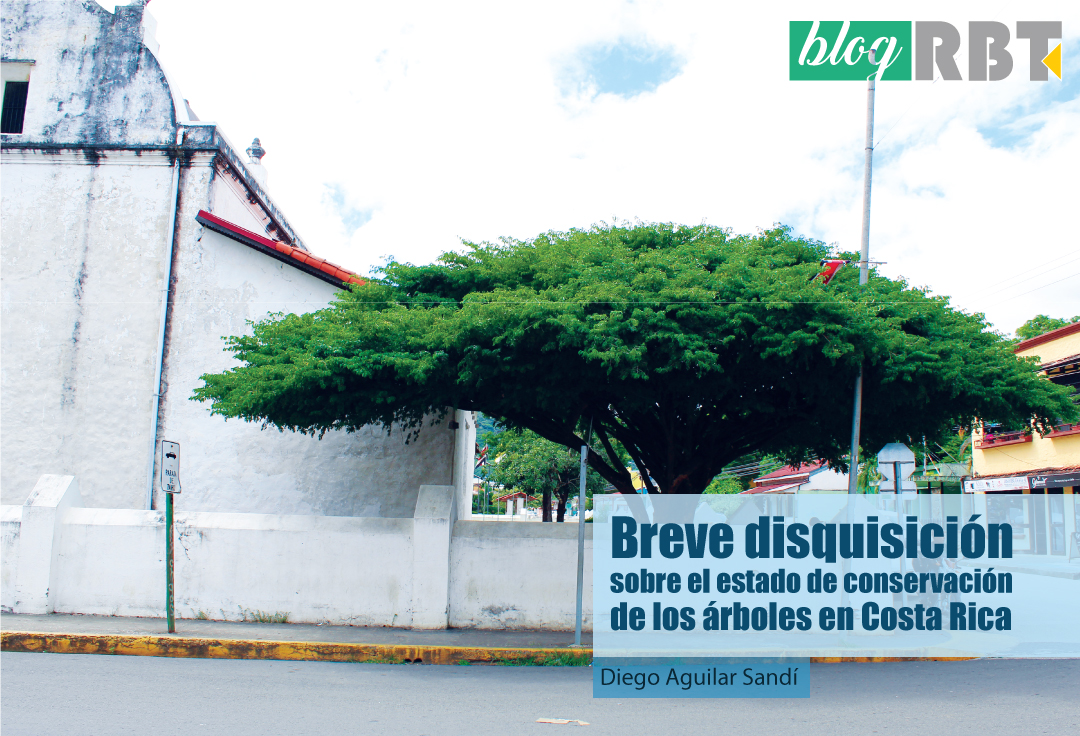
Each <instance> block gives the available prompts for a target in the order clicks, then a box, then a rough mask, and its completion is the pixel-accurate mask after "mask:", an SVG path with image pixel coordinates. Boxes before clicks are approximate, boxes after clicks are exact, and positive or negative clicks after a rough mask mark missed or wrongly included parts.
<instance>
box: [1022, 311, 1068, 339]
mask: <svg viewBox="0 0 1080 736" xmlns="http://www.w3.org/2000/svg"><path fill="white" fill-rule="evenodd" d="M1077 322H1080V315H1077V316H1076V317H1073V318H1072V319H1060V318H1058V317H1047V316H1046V315H1045V314H1039V315H1036V316H1034V317H1032V318H1031V319H1029V320H1028V321H1027V322H1025V323H1024V324H1022V325H1020V326H1019V327H1017V328H1016V336H1017V337H1019V338H1020V339H1021V340H1030V339H1031V338H1033V337H1038V336H1039V335H1043V334H1046V333H1047V332H1051V331H1053V330H1057V329H1060V328H1062V327H1068V326H1069V325H1071V324H1075V323H1077Z"/></svg>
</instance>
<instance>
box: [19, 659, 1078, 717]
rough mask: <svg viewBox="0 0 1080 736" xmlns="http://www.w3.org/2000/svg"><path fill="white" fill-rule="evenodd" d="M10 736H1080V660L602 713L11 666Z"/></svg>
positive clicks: (235, 669) (514, 677)
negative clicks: (806, 695)
mask: <svg viewBox="0 0 1080 736" xmlns="http://www.w3.org/2000/svg"><path fill="white" fill-rule="evenodd" d="M0 675H2V678H3V679H2V689H0V707H2V710H0V728H2V730H3V734H4V736H20V735H21V734H42V733H58V734H66V735H69V736H81V735H83V734H94V735H99V736H111V735H113V734H155V735H157V734H161V735H166V736H168V735H171V734H182V735H183V736H198V734H237V735H242V734H259V735H260V736H265V734H320V735H323V734H393V735H396V734H407V735H408V736H421V735H424V734H426V735H427V736H441V735H442V734H455V735H458V734H466V735H467V736H483V735H484V734H500V735H507V734H510V735H513V734H541V735H543V736H548V735H552V736H558V734H561V733H566V732H567V731H577V729H579V728H582V727H581V726H577V725H572V724H571V725H553V724H542V723H537V722H536V720H537V719H538V718H569V719H580V720H583V721H586V722H588V723H589V725H588V726H587V727H585V729H586V730H584V731H583V733H587V734H597V735H599V734H620V735H621V736H627V735H629V734H633V735H635V736H636V735H637V734H688V735H696V734H719V733H723V734H769V735H770V736H774V735H775V736H782V735H785V734H791V735H793V736H794V735H798V736H817V735H819V734H820V735H821V736H826V735H827V736H839V735H841V734H860V735H862V734H875V733H877V734H917V733H931V734H948V735H949V736H956V735H959V734H978V735H979V736H989V735H990V734H1025V735H1029V734H1030V735H1036V734H1053V735H1054V736H1061V735H1063V734H1072V733H1080V661H1077V660H979V661H972V662H911V663H884V664H832V665H811V666H810V675H811V678H812V679H811V688H812V693H813V695H812V697H811V698H810V699H801V700H795V699H791V700H749V699H743V700H735V699H715V700H705V699H700V700H699V699H694V700H690V699H687V700H652V699H649V700H623V701H618V700H594V699H593V698H592V697H591V679H590V678H591V669H590V668H587V667H580V668H555V667H485V666H458V667H454V666H443V667H438V666H426V665H419V664H413V665H378V664H343V663H329V662H274V661H236V660H211V659H166V658H155V657H121V656H101V655H68V654H24V653H15V652H5V653H3V655H2V656H0Z"/></svg>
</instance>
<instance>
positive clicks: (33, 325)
mask: <svg viewBox="0 0 1080 736" xmlns="http://www.w3.org/2000/svg"><path fill="white" fill-rule="evenodd" d="M152 25H153V24H152V23H144V16H143V9H142V6H141V5H138V4H136V5H131V6H121V7H118V8H117V10H116V12H115V14H114V13H110V12H109V11H107V10H105V9H103V8H102V7H101V6H99V5H97V4H96V3H94V2H85V3H83V2H76V1H75V0H63V1H62V2H44V1H41V0H31V1H29V2H8V1H7V0H5V2H3V34H2V35H3V51H4V53H3V56H4V58H5V59H24V60H27V59H29V60H33V61H34V64H33V65H30V66H28V68H31V72H30V74H31V79H30V93H29V98H28V102H27V112H26V125H25V126H24V132H23V134H21V135H6V134H5V135H4V136H3V154H2V155H3V159H2V163H3V176H2V177H0V187H2V188H0V220H2V229H0V242H2V255H0V277H2V285H0V287H2V288H0V292H2V321H3V333H2V337H0V368H2V370H0V390H2V391H3V397H4V407H3V408H4V421H3V424H2V429H0V496H2V499H0V500H2V501H3V503H8V504H11V503H15V504H18V503H22V502H23V501H24V500H25V499H26V498H27V496H28V494H29V493H30V491H31V489H32V488H33V486H34V484H35V483H36V482H37V480H38V477H39V476H41V475H42V474H44V473H61V474H70V475H74V476H77V477H78V478H79V482H80V489H81V492H82V499H83V502H84V505H85V506H86V507H90V508H95V507H96V508H132V509H136V508H145V506H146V505H147V495H146V494H147V484H148V476H153V474H154V473H153V471H154V466H153V462H154V460H153V457H154V455H155V454H156V453H155V452H154V451H153V450H154V443H155V439H158V440H160V439H170V440H173V441H178V442H180V443H181V445H182V447H183V455H182V457H183V465H182V481H183V484H184V489H185V494H184V506H185V510H186V511H227V512H257V513H273V514H321V515H331V516H335V515H336V516H373V517H397V518H404V517H410V516H411V515H412V513H413V507H414V504H415V502H416V498H417V492H418V491H417V489H418V488H419V487H420V486H421V485H425V484H429V485H451V484H453V485H454V486H455V487H457V488H459V490H460V491H461V493H465V491H466V490H467V489H468V482H469V479H471V465H472V459H471V458H472V452H473V439H472V437H473V434H474V433H475V428H474V427H472V426H471V422H466V421H461V422H460V423H461V425H462V427H463V429H459V430H457V431H454V430H451V429H450V428H449V420H450V419H453V418H454V415H453V414H450V415H448V416H447V417H446V420H447V421H445V422H444V423H443V425H442V426H435V427H431V426H425V427H424V428H423V430H422V432H421V434H420V437H419V439H418V440H416V441H414V442H411V443H409V444H408V445H406V444H405V442H404V435H402V434H401V433H400V432H395V433H394V434H393V435H391V436H387V435H386V433H385V432H384V431H383V430H382V429H379V428H374V427H368V428H365V429H363V430H362V431H360V432H357V433H355V434H346V433H342V432H335V433H331V434H328V435H326V436H325V437H324V438H323V439H322V440H321V441H320V440H319V439H317V438H312V437H306V436H303V435H298V434H293V433H285V434H281V433H278V432H277V431H274V430H269V431H260V429H259V427H258V426H255V425H250V424H244V423H243V422H236V421H233V422H229V423H226V422H225V421H224V420H223V419H221V418H215V417H211V416H210V414H209V407H208V406H207V405H202V404H195V403H193V402H191V401H189V400H188V399H189V397H190V395H191V392H192V390H193V389H194V388H195V386H196V385H198V383H199V381H198V377H199V376H200V375H202V374H203V373H207V372H214V371H220V370H223V369H225V368H227V367H230V366H232V365H234V363H233V361H232V358H231V356H229V355H227V354H225V353H223V352H222V347H223V343H222V341H221V337H222V336H224V335H236V334H242V333H244V332H247V331H248V330H249V327H248V326H247V324H246V320H249V319H253V320H257V319H260V318H262V317H264V316H265V315H266V314H268V313H269V312H273V311H293V312H303V311H311V310H314V309H318V308H320V307H323V306H325V305H326V304H327V303H328V302H329V301H330V299H331V298H332V296H333V294H334V292H335V290H336V287H335V286H333V285H331V284H328V283H326V282H324V281H321V280H319V279H317V278H315V277H312V276H309V275H307V274H305V273H304V272H302V271H300V270H298V269H296V268H293V267H291V266H289V265H286V264H283V263H281V262H279V261H277V260H275V259H273V258H270V257H268V256H266V255H264V254H261V253H259V252H257V251H254V250H252V249H250V248H248V247H247V246H245V245H242V244H240V243H237V242H235V241H232V240H229V239H228V238H224V237H222V236H220V235H217V234H215V233H203V229H202V227H201V226H199V225H198V223H197V222H196V221H195V216H196V213H197V212H198V211H199V210H200V209H206V210H208V211H211V212H215V208H217V211H216V214H217V215H219V216H222V217H225V218H226V219H228V220H230V221H231V222H235V223H236V224H238V225H240V226H241V227H246V228H250V229H252V230H254V231H255V232H258V233H261V234H265V235H267V236H270V237H280V238H283V239H285V240H287V241H289V242H292V243H294V244H298V243H299V238H298V236H297V235H296V233H295V232H294V231H293V230H292V228H291V226H289V224H288V223H287V221H286V220H285V218H284V216H283V215H282V213H281V212H280V211H279V210H278V209H277V207H276V206H275V205H274V203H273V202H272V201H271V200H270V198H269V196H268V195H267V194H266V192H265V191H263V189H262V188H261V187H260V186H259V185H258V184H257V183H256V182H255V180H254V179H253V178H252V177H251V176H250V173H249V172H247V171H246V170H245V168H244V164H243V163H242V162H241V160H240V158H239V157H238V155H237V153H236V151H235V150H234V149H233V148H232V147H231V146H230V145H229V144H228V142H227V141H225V139H224V136H223V135H222V134H221V132H220V131H218V130H217V128H216V127H215V126H214V125H213V124H202V123H195V124H191V125H179V126H178V124H177V114H176V112H175V109H174V102H175V100H174V97H175V90H173V89H171V88H170V85H169V83H168V81H167V79H166V77H165V75H164V73H163V72H162V70H161V68H160V65H159V64H158V63H157V60H156V59H155V58H154V56H153V53H152V51H151V49H152V48H156V46H155V44H154V43H153V42H152V40H151V39H149V38H148V36H147V35H146V33H147V27H149V26H152ZM144 42H148V43H149V46H150V47H149V48H148V47H147V45H146V43H144ZM24 66H27V65H25V64H24ZM166 146H168V147H170V149H169V150H164V147H166ZM177 147H179V148H177ZM177 154H179V156H178V158H179V159H180V161H181V165H180V167H179V174H178V181H179V196H178V197H176V198H175V201H176V202H177V203H178V205H177V207H176V208H175V209H174V207H173V203H174V184H173V182H174V178H173V176H174V168H173V162H174V158H171V157H172V156H177ZM174 212H175V227H174V228H173V229H172V230H170V228H169V223H170V218H171V217H172V216H173V214H174ZM174 232H175V233H176V245H175V255H173V256H172V258H171V260H170V255H169V254H170V245H171V242H172V237H173V233H174ZM170 267H171V269H172V273H171V284H172V294H173V296H172V302H173V304H172V307H171V309H170V312H169V319H168V321H167V323H166V329H165V339H166V350H165V357H164V361H162V360H161V353H160V352H159V340H160V338H161V334H162V321H161V305H162V303H163V298H164V295H165V291H166V284H165V274H166V273H167V272H168V271H169V269H170ZM159 366H162V383H161V386H160V390H161V394H162V399H161V404H160V406H159V407H158V409H157V410H156V412H155V410H154V408H153V407H154V398H155V396H156V395H157V393H158V391H159V387H158V384H157V383H156V381H155V378H156V372H157V370H158V367H159ZM458 415H463V413H462V412H458ZM155 421H157V422H158V426H157V429H156V431H155V430H154V422H155ZM148 471H149V472H148ZM459 507H463V508H465V510H466V513H467V510H468V505H467V504H459Z"/></svg>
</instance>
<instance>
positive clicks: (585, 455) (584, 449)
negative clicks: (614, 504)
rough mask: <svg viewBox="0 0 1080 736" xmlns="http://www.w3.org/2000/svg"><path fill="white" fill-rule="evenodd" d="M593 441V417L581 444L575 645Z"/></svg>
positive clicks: (578, 638)
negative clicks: (590, 449) (586, 486)
mask: <svg viewBox="0 0 1080 736" xmlns="http://www.w3.org/2000/svg"><path fill="white" fill-rule="evenodd" d="M591 441H592V418H591V417H590V418H589V431H588V432H587V433H586V434H585V444H584V445H582V446H581V469H580V471H579V478H578V528H577V529H578V530H577V608H576V612H575V621H574V646H575V647H579V646H581V615H582V614H581V600H582V595H583V592H584V589H585V480H586V476H585V474H586V473H587V472H588V469H589V465H588V462H589V442H591Z"/></svg>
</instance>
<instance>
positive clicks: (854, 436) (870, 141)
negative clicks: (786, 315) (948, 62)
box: [848, 49, 877, 493]
mask: <svg viewBox="0 0 1080 736" xmlns="http://www.w3.org/2000/svg"><path fill="white" fill-rule="evenodd" d="M874 59H875V50H874V49H870V63H871V64H876V63H877V62H876V61H875V60H874ZM875 75H876V72H875V74H872V75H870V77H869V78H868V79H867V82H866V163H865V165H864V169H863V205H862V250H861V254H860V256H859V286H865V285H866V282H867V281H869V280H870V177H871V172H872V171H873V167H874V76H875ZM862 389H863V370H862V366H861V365H860V366H859V374H858V375H857V376H855V411H854V415H853V416H852V419H851V463H850V467H849V469H848V493H856V492H857V486H858V483H859V434H860V431H861V429H862Z"/></svg>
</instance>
